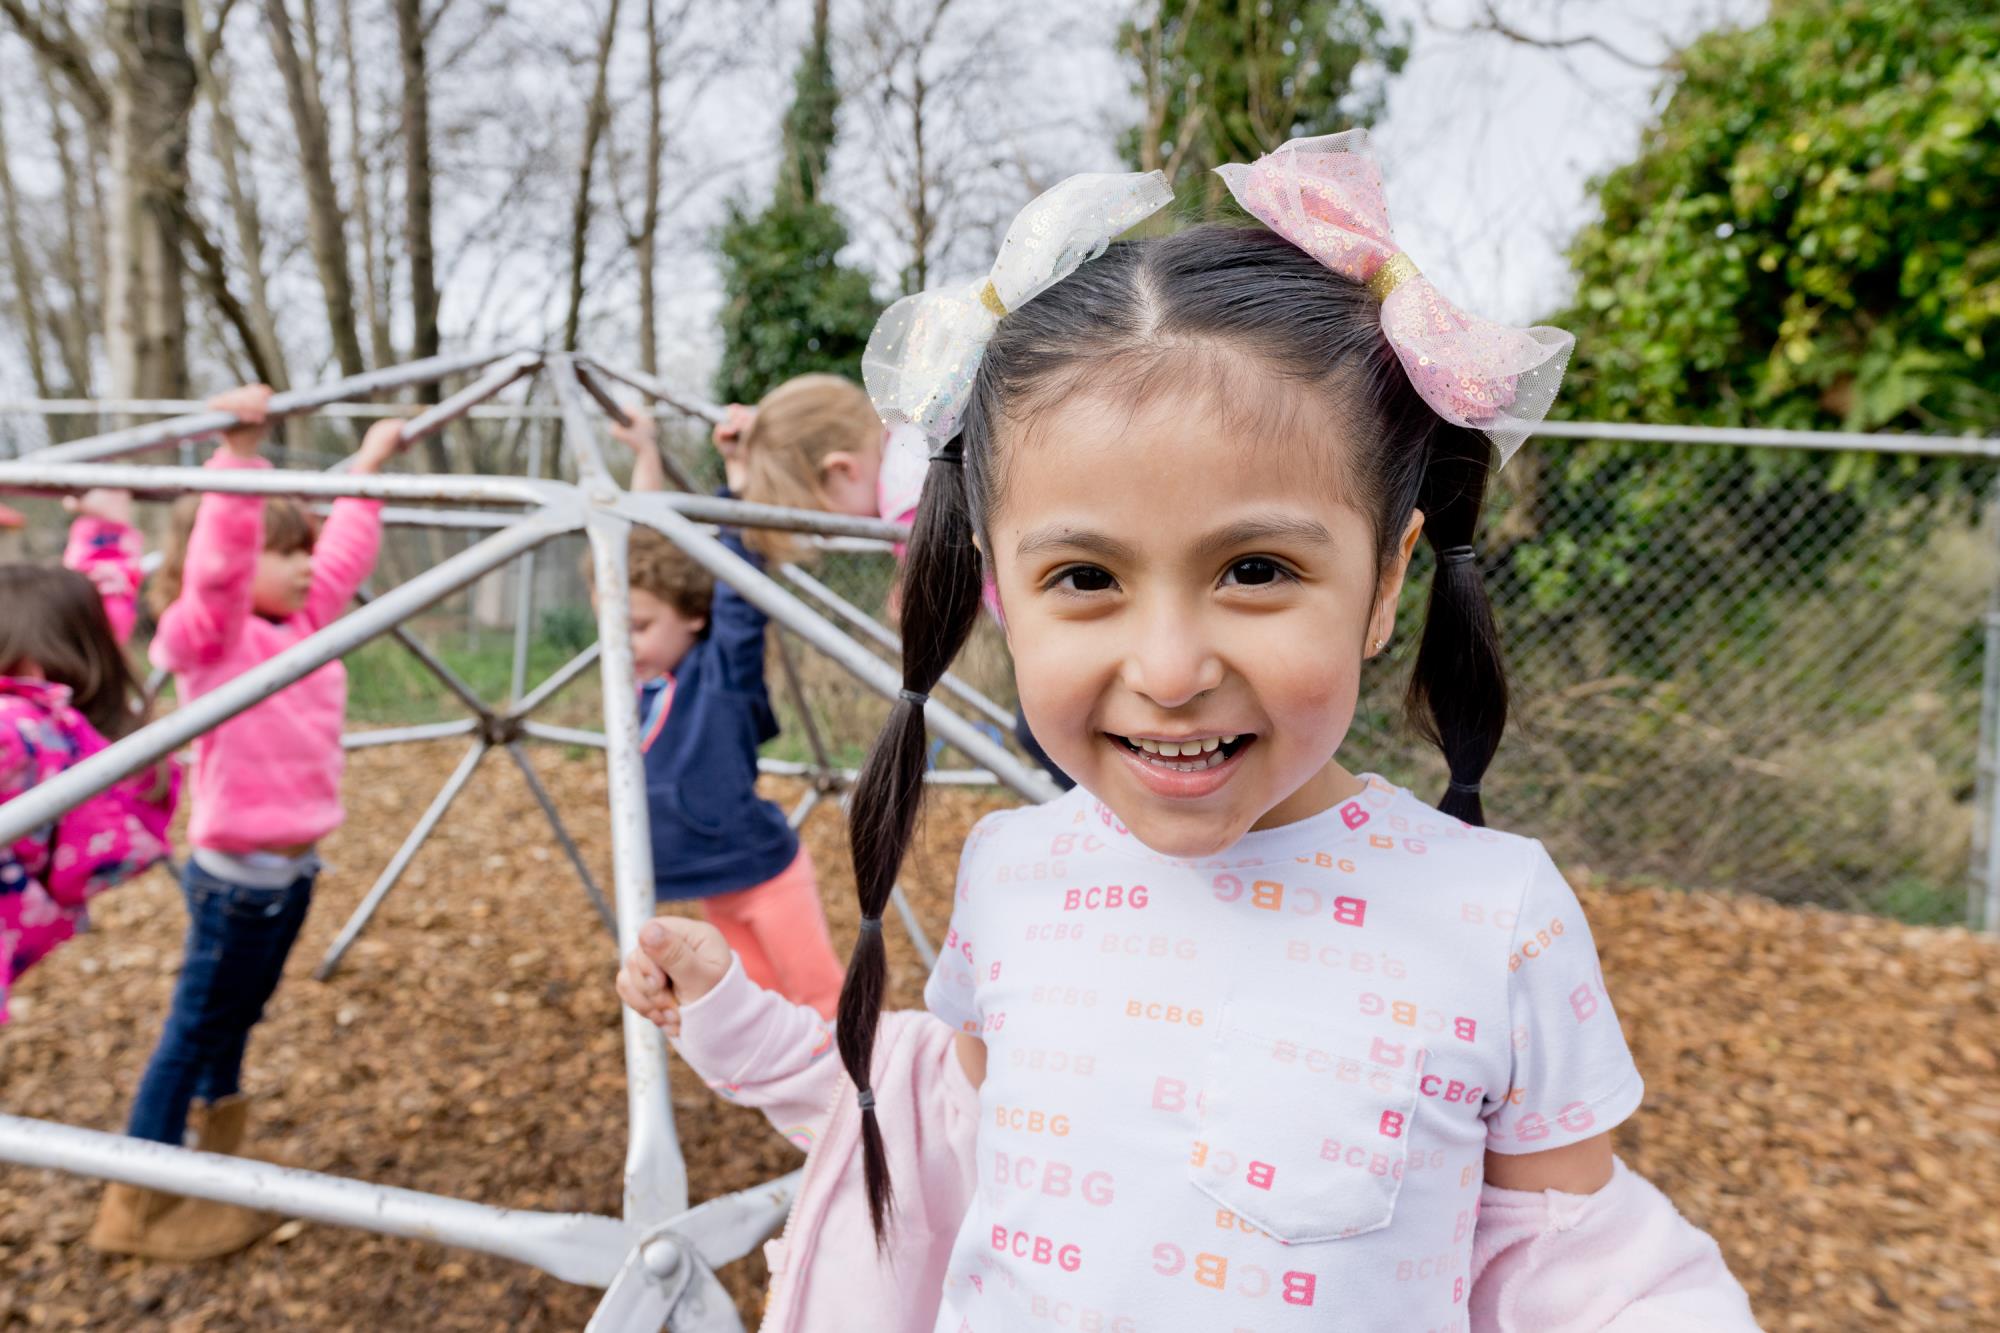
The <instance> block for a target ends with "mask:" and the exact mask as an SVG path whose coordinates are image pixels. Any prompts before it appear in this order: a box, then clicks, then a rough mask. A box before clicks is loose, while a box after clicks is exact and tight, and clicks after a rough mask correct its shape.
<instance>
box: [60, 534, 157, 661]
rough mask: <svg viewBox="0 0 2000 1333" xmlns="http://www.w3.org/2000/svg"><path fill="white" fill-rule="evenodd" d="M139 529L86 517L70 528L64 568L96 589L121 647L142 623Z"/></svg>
mask: <svg viewBox="0 0 2000 1333" xmlns="http://www.w3.org/2000/svg"><path fill="white" fill-rule="evenodd" d="M142 549H143V548H142V547H141V545H140V542H139V533H138V531H137V529H135V528H132V527H130V526H129V525H127V524H124V523H114V522H112V521H111V520H109V519H103V518H93V517H92V516H90V515H88V514H85V515H83V516H81V517H79V518H78V519H77V520H76V521H75V522H73V523H71V524H70V525H69V544H68V545H67V546H65V547H64V548H63V564H64V566H65V567H67V568H69V569H73V570H75V571H76V572H77V573H79V574H81V575H83V576H84V577H85V578H87V579H89V580H90V581H91V582H92V583H94V584H96V585H97V594H98V596H99V597H100V598H102V599H103V601H104V614H105V616H106V618H108V619H109V620H110V621H111V633H112V635H113V636H114V637H115V638H116V639H117V640H118V642H119V645H120V646H121V647H122V646H123V645H124V644H125V642H126V641H127V640H128V639H130V638H131V637H132V626H133V625H135V624H137V623H138V620H139V581H140V579H141V578H142V577H143V573H142V571H141V570H140V567H139V556H140V554H141V553H142Z"/></svg>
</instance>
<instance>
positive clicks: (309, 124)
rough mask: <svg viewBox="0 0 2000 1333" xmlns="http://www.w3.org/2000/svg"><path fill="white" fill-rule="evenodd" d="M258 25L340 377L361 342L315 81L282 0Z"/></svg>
mask: <svg viewBox="0 0 2000 1333" xmlns="http://www.w3.org/2000/svg"><path fill="white" fill-rule="evenodd" d="M264 27H265V30H266V32H268V33H269V35H270V38H271V55H272V58H273V59H275V60H276V61H277V65H278V72H279V74H280V75H282V76H283V78H284V81H285V101H286V103H287V104H288V105H289V106H290V108H291V113H292V128H293V131H294V132H295V133H296V134H297V135H298V140H299V170H300V173H301V174H302V175H303V176H304V177H305V187H306V239H307V241H308V242H309V243H310V245H311V247H312V255H313V267H314V268H315V269H317V270H318V272H319V285H320V290H321V291H322V292H323V293H324V294H325V296H326V319H327V325H328V329H329V331H330V333H331V334H332V338H333V354H334V359H335V360H336V361H338V362H339V363H340V371H341V374H343V375H359V374H360V373H361V372H362V371H363V370H364V369H366V365H365V363H364V362H363V361H362V359H361V340H360V338H358V337H357V336H356V335H355V330H354V287H353V283H352V279H351V278H350V276H349V270H348V267H347V229H346V218H345V217H344V216H343V214H342V213H341V208H340V196H339V194H338V193H337V192H336V191H335V190H334V186H333V155H332V152H331V150H330V149H329V148H328V146H327V139H326V108H325V107H324V106H322V105H321V104H320V100H319V96H318V91H317V90H318V86H319V80H318V78H317V77H313V78H312V79H310V80H308V78H307V71H306V68H305V66H304V64H303V63H302V62H301V61H300V59H299V49H298V46H297V44H296V43H295V42H293V40H292V19H291V14H290V13H289V12H288V11H287V9H286V7H285V0H264Z"/></svg>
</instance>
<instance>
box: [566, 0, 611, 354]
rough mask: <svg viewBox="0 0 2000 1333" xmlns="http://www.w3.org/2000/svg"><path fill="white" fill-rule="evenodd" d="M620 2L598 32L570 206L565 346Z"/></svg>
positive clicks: (574, 320) (577, 314)
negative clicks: (567, 306) (593, 72)
mask: <svg viewBox="0 0 2000 1333" xmlns="http://www.w3.org/2000/svg"><path fill="white" fill-rule="evenodd" d="M618 3H619V0H610V3H609V4H607V5H606V6H605V9H604V26H603V27H601V28H600V29H598V33H597V74H596V77H595V78H594V79H593V80H592V82H591V85H590V101H589V103H588V104H587V105H586V106H585V108H584V113H583V151H582V153H581V155H580V157H579V159H578V163H577V171H576V177H577V179H576V198H575V200H574V201H573V202H572V204H571V206H570V232H569V313H568V314H567V315H566V316H564V318H563V346H564V347H566V348H571V349H574V348H575V347H576V336H577V329H578V326H579V324H580V323H581V321H582V318H583V285H584V284H583V266H584V260H585V256H586V254H587V253H588V250H589V245H590V216H591V210H590V177H591V172H592V170H593V168H594V167H595V165H596V162H597V145H598V143H599V141H600V140H602V139H603V137H604V126H605V123H606V121H608V120H609V119H610V116H611V98H610V89H609V85H610V75H611V46H612V43H613V42H614V41H615V40H616V39H617V36H618Z"/></svg>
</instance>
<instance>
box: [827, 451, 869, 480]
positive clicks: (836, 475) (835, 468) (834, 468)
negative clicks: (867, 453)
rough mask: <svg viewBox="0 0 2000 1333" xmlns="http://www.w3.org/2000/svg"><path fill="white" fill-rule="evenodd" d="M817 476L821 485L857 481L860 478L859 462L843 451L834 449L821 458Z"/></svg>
mask: <svg viewBox="0 0 2000 1333" xmlns="http://www.w3.org/2000/svg"><path fill="white" fill-rule="evenodd" d="M819 475H820V481H821V482H822V483H824V482H827V481H832V480H838V481H858V480H860V478H861V460H860V459H858V458H856V457H855V456H854V455H853V454H851V453H849V452H848V451H847V450H845V449H836V450H834V451H833V452H832V453H830V454H825V455H823V456H821V458H820V460H819Z"/></svg>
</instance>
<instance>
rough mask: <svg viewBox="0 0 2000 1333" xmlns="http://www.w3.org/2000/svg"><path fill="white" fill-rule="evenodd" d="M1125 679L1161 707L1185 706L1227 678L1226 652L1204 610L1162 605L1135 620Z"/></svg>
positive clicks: (1121, 678) (1128, 685)
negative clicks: (1213, 635)
mask: <svg viewBox="0 0 2000 1333" xmlns="http://www.w3.org/2000/svg"><path fill="white" fill-rule="evenodd" d="M1132 629H1133V631H1134V632H1133V635H1132V638H1131V640H1130V643H1129V646H1128V647H1127V649H1126V652H1125V658H1124V663H1123V666H1122V668H1121V670H1120V672H1119V681H1120V683H1121V684H1123V685H1124V686H1125V688H1126V689H1128V690H1130V691H1132V692H1133V693H1134V694H1138V695H1143V696H1145V697H1146V698H1147V699H1150V700H1151V701H1152V702H1153V703H1155V704H1157V705H1159V706H1160V707H1161V708H1180V707H1184V706H1185V705H1187V704H1190V703H1192V702H1194V700H1195V699H1196V698H1198V697H1200V696H1201V695H1203V694H1206V693H1207V692H1208V691H1210V690H1212V689H1214V688H1215V687H1216V686H1218V685H1220V684H1222V677H1223V671H1224V668H1223V664H1222V655H1221V654H1220V653H1219V652H1218V651H1217V650H1216V647H1215V645H1214V644H1213V643H1212V642H1211V640H1210V637H1209V635H1208V632H1207V627H1206V625H1205V624H1204V622H1203V620H1202V618H1201V616H1200V615H1199V614H1197V613H1195V612H1193V611H1192V610H1190V609H1188V608H1184V607H1173V606H1167V605H1162V606H1160V607H1159V608H1158V609H1157V610H1154V611H1151V612H1149V613H1148V614H1147V615H1146V616H1145V618H1144V619H1143V621H1141V622H1140V623H1138V624H1135V625H1133V626H1132Z"/></svg>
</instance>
